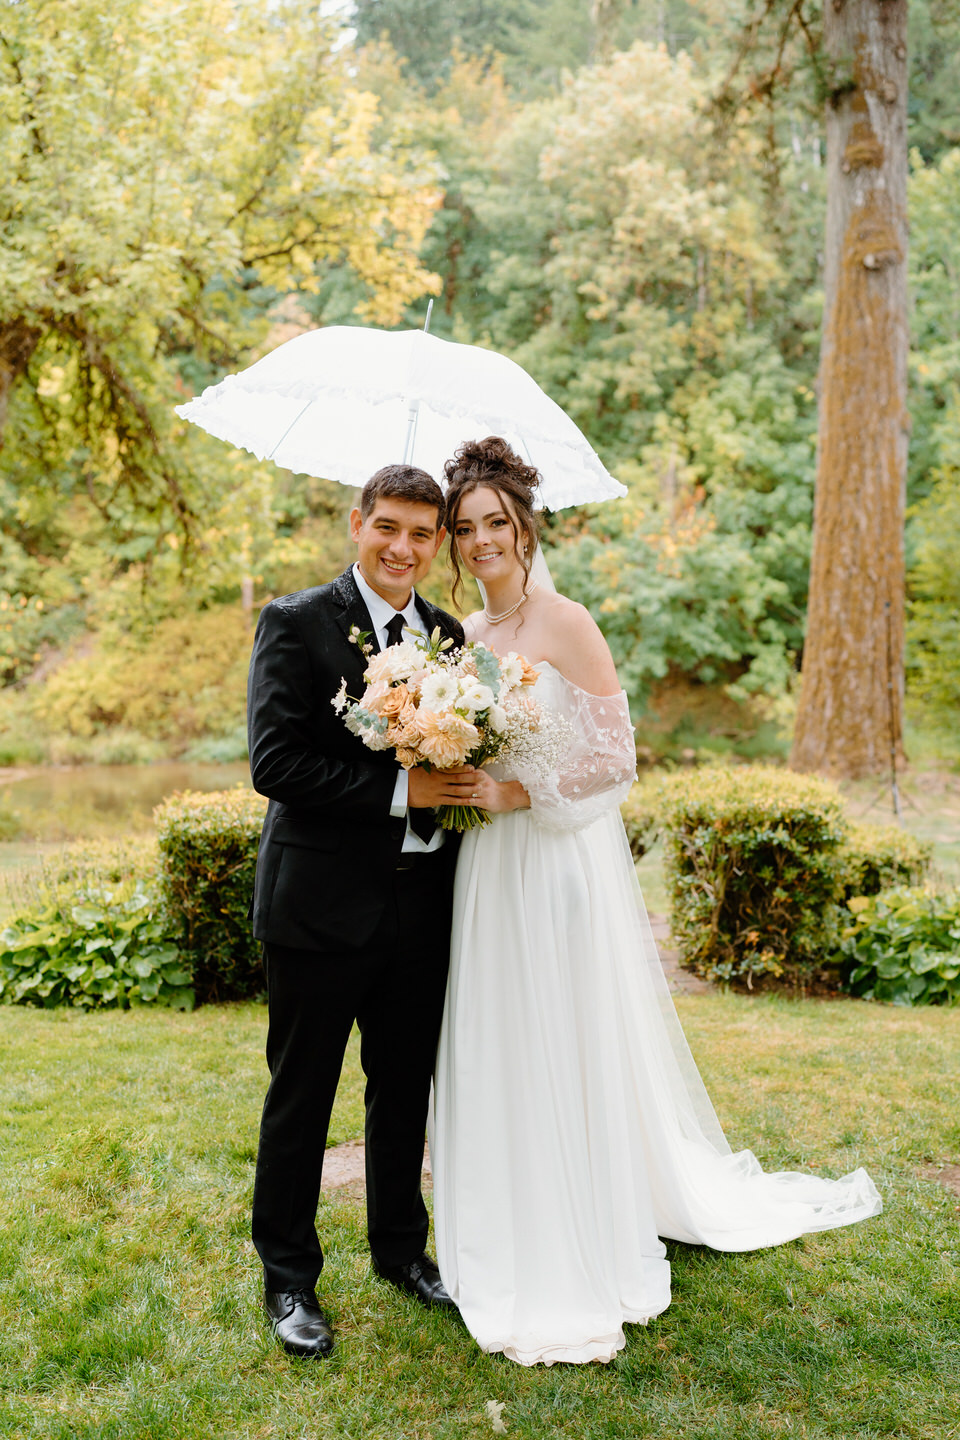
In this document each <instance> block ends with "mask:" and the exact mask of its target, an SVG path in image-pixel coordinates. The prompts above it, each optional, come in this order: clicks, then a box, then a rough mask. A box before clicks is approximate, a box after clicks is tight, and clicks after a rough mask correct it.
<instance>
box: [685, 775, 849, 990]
mask: <svg viewBox="0 0 960 1440" xmlns="http://www.w3.org/2000/svg"><path fill="white" fill-rule="evenodd" d="M657 789H658V803H659V808H660V814H661V819H662V822H663V829H664V833H665V861H666V874H667V882H668V887H669V891H670V896H671V901H672V916H671V930H672V933H673V938H674V940H675V941H676V942H677V944H678V946H679V949H680V952H681V955H682V959H683V964H684V965H686V966H687V967H688V968H689V969H692V970H695V971H696V973H697V974H699V975H702V976H703V977H704V978H705V979H708V980H719V981H725V982H727V983H740V984H744V985H746V987H747V988H748V989H754V988H756V982H757V981H758V980H766V979H767V978H768V977H771V978H772V979H774V980H777V981H780V982H781V983H784V984H787V985H789V986H791V987H792V988H795V989H800V990H806V989H808V988H810V987H811V986H812V985H813V984H814V983H815V979H817V978H819V977H818V976H817V974H816V972H817V971H818V970H819V969H820V967H822V964H823V958H824V956H825V955H829V954H830V953H831V952H832V951H833V950H834V949H835V943H836V935H837V919H838V908H837V903H836V902H837V896H838V893H839V890H840V887H841V883H842V876H843V874H844V871H845V860H844V854H843V845H844V841H845V840H846V839H847V824H846V820H845V818H844V814H843V806H842V802H841V800H840V796H839V794H838V793H837V791H836V789H835V787H834V786H832V785H830V784H828V783H826V782H825V781H822V780H817V779H811V778H810V777H808V776H804V775H795V774H793V773H792V772H790V771H788V770H773V769H768V768H763V767H747V766H744V767H738V768H736V769H716V770H698V771H696V772H695V773H694V774H692V775H673V776H670V777H668V778H667V779H665V780H663V781H661V783H660V785H659V786H658V787H657Z"/></svg>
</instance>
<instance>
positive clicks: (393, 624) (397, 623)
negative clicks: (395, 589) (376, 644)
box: [387, 610, 407, 645]
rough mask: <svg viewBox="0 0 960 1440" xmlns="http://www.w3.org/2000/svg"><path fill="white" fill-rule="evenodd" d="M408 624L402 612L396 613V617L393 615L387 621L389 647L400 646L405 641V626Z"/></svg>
mask: <svg viewBox="0 0 960 1440" xmlns="http://www.w3.org/2000/svg"><path fill="white" fill-rule="evenodd" d="M406 623H407V622H406V619H405V618H404V614H403V611H402V610H398V611H397V613H396V615H393V616H392V617H391V618H390V619H389V620H388V621H387V644H388V645H399V644H400V641H401V640H402V639H403V627H404V625H406Z"/></svg>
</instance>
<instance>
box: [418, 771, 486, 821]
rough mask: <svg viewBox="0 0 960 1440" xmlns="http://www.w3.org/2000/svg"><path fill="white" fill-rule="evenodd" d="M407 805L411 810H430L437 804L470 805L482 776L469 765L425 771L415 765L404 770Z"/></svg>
mask: <svg viewBox="0 0 960 1440" xmlns="http://www.w3.org/2000/svg"><path fill="white" fill-rule="evenodd" d="M407 775H408V780H407V787H408V788H407V804H408V805H409V806H410V807H411V809H413V810H433V809H435V808H436V807H437V806H438V805H469V804H471V803H472V800H471V797H472V796H473V793H474V791H475V790H477V789H478V788H479V782H480V780H481V779H482V778H483V777H482V775H481V774H480V771H479V770H474V768H473V766H472V765H464V766H462V767H461V768H460V769H458V770H424V768H423V766H422V765H414V767H413V769H412V770H409V771H408V772H407Z"/></svg>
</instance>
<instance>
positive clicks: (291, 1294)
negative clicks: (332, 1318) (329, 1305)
mask: <svg viewBox="0 0 960 1440" xmlns="http://www.w3.org/2000/svg"><path fill="white" fill-rule="evenodd" d="M263 1303H264V1307H265V1309H266V1312H267V1314H268V1315H269V1317H270V1321H271V1324H272V1327H273V1333H274V1335H276V1337H277V1339H278V1340H279V1341H280V1344H281V1345H282V1346H283V1348H284V1350H287V1351H288V1352H289V1353H290V1354H291V1355H309V1356H310V1357H312V1358H313V1359H314V1360H322V1359H324V1358H325V1357H326V1356H327V1355H329V1354H330V1352H331V1350H332V1349H333V1331H332V1330H331V1328H330V1322H329V1321H328V1320H327V1318H326V1316H325V1315H324V1313H323V1311H322V1310H321V1309H320V1306H319V1304H318V1303H317V1296H316V1292H315V1291H313V1290H268V1291H267V1292H266V1294H265V1295H264V1297H263Z"/></svg>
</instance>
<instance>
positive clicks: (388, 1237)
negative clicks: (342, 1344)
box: [253, 850, 451, 1290]
mask: <svg viewBox="0 0 960 1440" xmlns="http://www.w3.org/2000/svg"><path fill="white" fill-rule="evenodd" d="M404 859H406V857H404ZM447 860H448V857H447V856H446V855H445V854H444V851H443V850H440V851H439V852H437V853H436V854H435V855H421V856H418V857H417V858H416V859H415V860H414V862H413V864H412V866H411V868H409V869H401V870H398V871H397V872H396V874H395V876H394V877H393V882H392V886H391V893H390V895H389V897H388V900H387V904H386V905H385V906H384V910H383V914H382V916H381V918H380V921H379V923H378V925H377V928H376V930H375V931H374V933H373V934H372V936H371V937H370V939H369V940H367V941H366V942H364V944H363V945H362V946H359V947H358V948H349V947H347V946H346V945H344V946H343V947H342V948H338V949H329V950H294V949H289V948H287V947H284V946H279V945H273V944H270V943H267V944H265V945H264V963H265V967H266V974H267V990H268V996H269V1005H270V1024H269V1032H268V1036H267V1064H268V1066H269V1068H270V1077H271V1078H270V1086H269V1089H268V1090H267V1097H266V1100H265V1102H264V1107H263V1117H262V1120H261V1126H260V1147H259V1151H258V1155H257V1169H256V1181H255V1185H254V1195H253V1241H254V1244H255V1246H256V1248H257V1252H258V1254H259V1255H260V1259H261V1260H262V1262H263V1267H264V1280H265V1285H266V1288H267V1289H268V1290H297V1289H300V1288H302V1287H310V1286H313V1285H314V1284H315V1283H316V1280H317V1277H318V1276H319V1274H320V1270H321V1268H322V1266H323V1252H322V1249H321V1246H320V1241H319V1239H318V1237H317V1231H316V1212H317V1204H318V1202H319V1198H320V1178H321V1174H322V1171H323V1153H324V1148H325V1146H326V1140H327V1129H328V1127H329V1123H330V1113H331V1110H332V1108H333V1102H334V1097H335V1095H336V1091H337V1083H338V1081H339V1078H340V1070H341V1067H342V1064H343V1056H344V1051H345V1048H346V1044H347V1040H348V1039H349V1036H350V1031H351V1028H352V1026H353V1022H354V1020H356V1022H357V1024H358V1026H359V1029H360V1034H361V1046H360V1056H361V1063H362V1065H363V1070H364V1074H365V1076H366V1081H367V1083H366V1090H365V1094H364V1098H365V1104H366V1166H367V1228H368V1235H369V1240H370V1249H371V1252H372V1254H373V1256H374V1259H375V1260H377V1261H378V1262H379V1263H380V1264H382V1265H390V1266H392V1265H403V1264H406V1263H407V1262H408V1261H410V1260H413V1259H414V1258H415V1257H416V1256H418V1255H419V1254H420V1253H421V1251H422V1250H423V1249H424V1247H425V1245H426V1241H427V1230H428V1223H429V1222H428V1216H427V1212H426V1207H425V1206H424V1203H423V1196H422V1194H421V1190H420V1173H421V1165H422V1160H423V1144H424V1136H425V1131H426V1119H427V1107H428V1103H429V1095H430V1081H431V1079H432V1076H433V1068H434V1063H435V1059H436V1050H437V1042H438V1040H439V1036H440V1022H441V1019H442V1016H443V1001H444V993H445V989H446V979H447V967H448V963H449V953H450V909H451V886H450V880H449V866H448V864H447ZM361 868H362V862H361ZM363 903H364V902H363V887H362V881H360V882H359V883H358V894H357V905H358V907H362V906H363Z"/></svg>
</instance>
